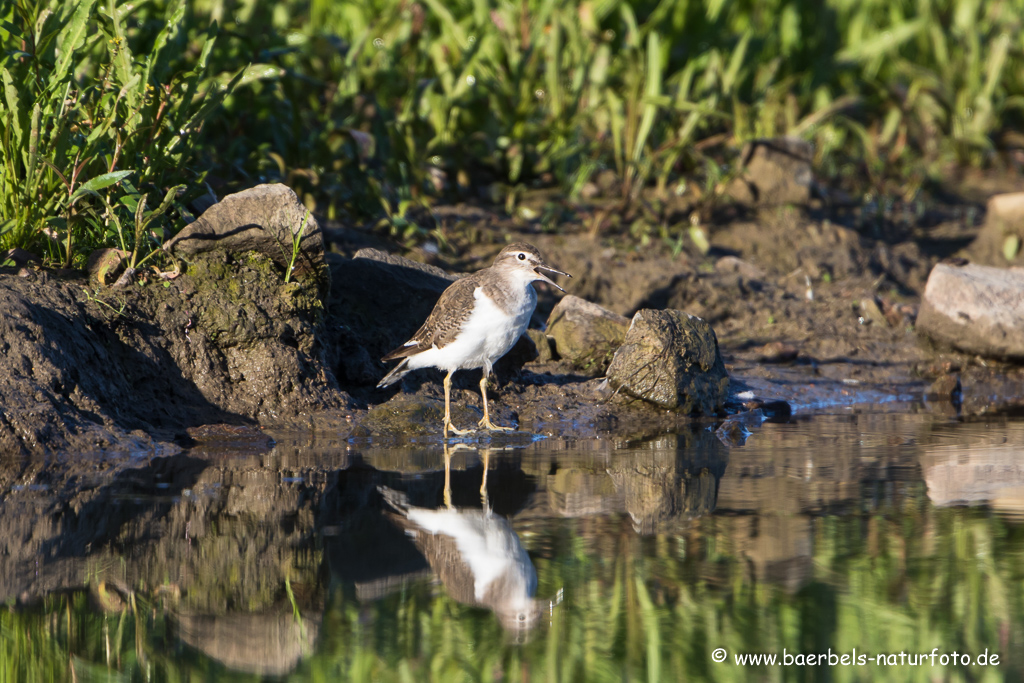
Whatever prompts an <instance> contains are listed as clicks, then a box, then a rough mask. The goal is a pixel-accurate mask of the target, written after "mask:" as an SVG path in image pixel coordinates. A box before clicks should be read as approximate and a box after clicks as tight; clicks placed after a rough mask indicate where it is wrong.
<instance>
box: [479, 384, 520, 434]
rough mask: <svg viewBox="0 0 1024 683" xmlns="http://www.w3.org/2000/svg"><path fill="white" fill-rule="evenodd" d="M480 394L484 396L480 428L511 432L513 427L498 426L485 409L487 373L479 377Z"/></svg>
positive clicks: (513, 429)
mask: <svg viewBox="0 0 1024 683" xmlns="http://www.w3.org/2000/svg"><path fill="white" fill-rule="evenodd" d="M480 395H481V396H483V397H484V419H482V420H480V422H479V424H480V428H481V429H490V430H491V431H501V432H513V431H515V427H499V426H498V425H496V424H494V423H492V422H491V414H490V413H489V412H488V410H487V373H486V372H485V373H484V376H483V377H482V378H481V379H480Z"/></svg>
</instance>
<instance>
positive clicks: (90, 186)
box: [71, 171, 135, 203]
mask: <svg viewBox="0 0 1024 683" xmlns="http://www.w3.org/2000/svg"><path fill="white" fill-rule="evenodd" d="M134 172H135V171H112V172H110V173H104V174H103V175H98V176H96V177H95V178H90V179H89V180H88V181H86V182H85V183H83V184H82V185H81V186H80V187H79V188H78V189H77V190H75V193H74V194H73V195H71V203H74V202H75V200H76V199H78V198H79V197H81V196H82V195H85V194H96V193H97V192H99V191H100V190H102V189H104V188H107V187H110V186H111V185H113V184H114V183H117V182H119V181H121V180H123V179H124V178H127V177H128V176H130V175H131V174H132V173H134Z"/></svg>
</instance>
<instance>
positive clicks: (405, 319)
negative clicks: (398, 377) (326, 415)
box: [325, 249, 455, 385]
mask: <svg viewBox="0 0 1024 683" xmlns="http://www.w3.org/2000/svg"><path fill="white" fill-rule="evenodd" d="M327 262H328V264H329V266H330V277H331V290H330V295H329V297H328V299H327V302H326V306H325V308H326V315H325V323H326V328H327V334H326V335H325V343H326V344H327V346H328V363H329V365H330V366H331V367H332V368H334V369H335V374H336V375H337V377H338V379H339V380H340V381H341V382H343V383H348V384H356V385H374V384H376V383H377V382H378V381H379V380H380V378H381V377H383V376H384V374H385V372H386V370H385V366H384V364H383V363H382V362H381V360H380V358H381V357H382V356H383V355H384V354H386V353H387V352H388V351H391V350H392V349H395V348H397V347H399V346H401V345H402V344H404V343H405V342H406V341H408V339H409V338H410V337H411V336H412V335H413V334H415V333H416V330H418V329H419V328H420V325H422V324H423V321H425V320H426V319H427V316H428V315H430V311H431V310H433V308H434V304H436V303H437V300H438V298H440V296H441V292H443V291H444V290H445V289H446V288H447V287H448V285H450V284H451V283H452V282H453V281H454V280H455V278H454V277H453V276H451V275H449V274H448V273H446V272H444V271H443V270H441V269H440V268H436V267H434V266H430V265H426V264H423V263H417V262H416V261H411V260H409V259H407V258H403V257H401V256H395V255H393V254H387V253H385V252H382V251H378V250H376V249H361V250H360V251H358V252H356V254H355V257H353V258H351V259H347V258H344V257H343V256H340V255H338V254H328V255H327Z"/></svg>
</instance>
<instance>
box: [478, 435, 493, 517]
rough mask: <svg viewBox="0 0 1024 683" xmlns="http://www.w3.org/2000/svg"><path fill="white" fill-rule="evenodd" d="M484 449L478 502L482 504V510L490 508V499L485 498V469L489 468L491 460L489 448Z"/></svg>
mask: <svg viewBox="0 0 1024 683" xmlns="http://www.w3.org/2000/svg"><path fill="white" fill-rule="evenodd" d="M483 451H484V478H483V481H481V482H480V502H481V503H482V504H483V506H484V510H488V509H490V507H491V506H490V501H489V500H488V499H487V470H488V469H490V465H491V463H490V460H491V449H490V448H485V449H483Z"/></svg>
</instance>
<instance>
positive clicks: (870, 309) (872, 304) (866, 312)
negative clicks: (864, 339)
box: [860, 296, 889, 327]
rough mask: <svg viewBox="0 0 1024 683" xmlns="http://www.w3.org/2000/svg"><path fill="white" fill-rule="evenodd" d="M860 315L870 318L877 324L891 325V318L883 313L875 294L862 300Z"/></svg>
mask: <svg viewBox="0 0 1024 683" xmlns="http://www.w3.org/2000/svg"><path fill="white" fill-rule="evenodd" d="M860 315H861V317H862V318H863V319H865V320H870V321H871V322H873V323H874V324H876V325H881V326H882V327H888V326H889V319H888V318H886V316H885V314H884V313H882V309H881V307H879V305H878V302H877V301H876V300H875V297H873V296H868V297H865V298H863V299H861V300H860Z"/></svg>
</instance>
